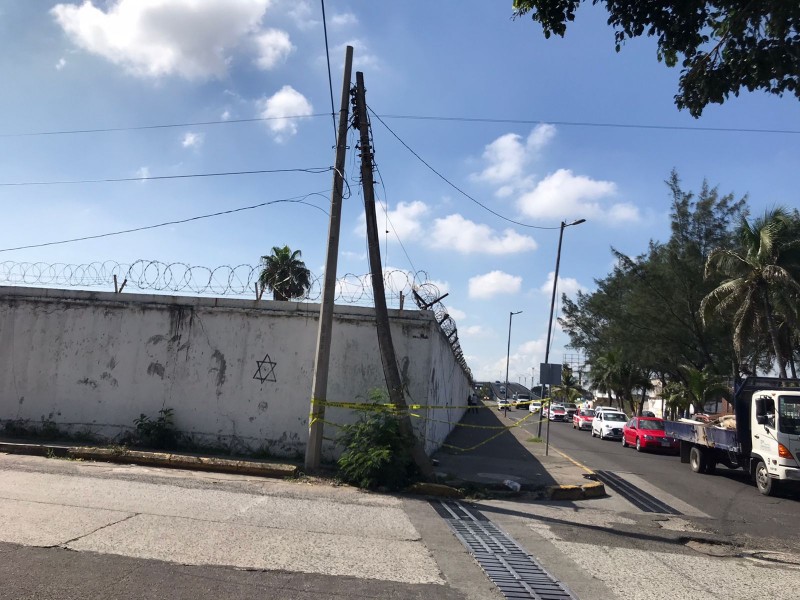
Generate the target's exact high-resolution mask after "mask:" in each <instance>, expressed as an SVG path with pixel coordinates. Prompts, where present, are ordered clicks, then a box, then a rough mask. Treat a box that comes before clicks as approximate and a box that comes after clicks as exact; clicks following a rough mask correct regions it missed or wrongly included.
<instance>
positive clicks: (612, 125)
mask: <svg viewBox="0 0 800 600" xmlns="http://www.w3.org/2000/svg"><path fill="white" fill-rule="evenodd" d="M381 116H382V117H383V118H384V119H408V120H416V121H455V122H459V123H505V124H511V125H545V124H548V125H560V126H564V127H608V128H616V129H660V130H666V131H716V132H726V133H780V134H790V135H797V134H800V130H798V129H758V128H747V127H702V126H701V127H692V126H690V125H648V124H635V123H598V122H592V121H544V120H542V119H494V118H486V117H441V116H431V115H381Z"/></svg>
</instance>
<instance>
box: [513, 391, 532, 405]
mask: <svg viewBox="0 0 800 600" xmlns="http://www.w3.org/2000/svg"><path fill="white" fill-rule="evenodd" d="M511 399H512V400H513V404H514V406H516V407H517V408H528V405H529V404H530V403H531V395H530V394H526V393H524V392H517V393H515V394H514V395H513V396H512V397H511Z"/></svg>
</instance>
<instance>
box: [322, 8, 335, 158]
mask: <svg viewBox="0 0 800 600" xmlns="http://www.w3.org/2000/svg"><path fill="white" fill-rule="evenodd" d="M320 3H321V4H322V31H323V32H324V34H325V60H326V61H327V63H328V89H329V90H330V92H331V117H332V118H333V144H334V146H335V145H336V138H337V133H336V107H335V106H334V104H333V78H332V77H331V51H330V48H329V46H328V22H327V19H326V18H325V0H320Z"/></svg>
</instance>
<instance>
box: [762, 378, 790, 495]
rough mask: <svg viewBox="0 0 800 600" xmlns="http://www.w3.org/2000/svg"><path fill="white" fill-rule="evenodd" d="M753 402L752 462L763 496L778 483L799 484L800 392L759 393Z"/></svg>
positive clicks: (786, 390)
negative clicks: (786, 481) (794, 482)
mask: <svg viewBox="0 0 800 600" xmlns="http://www.w3.org/2000/svg"><path fill="white" fill-rule="evenodd" d="M752 398H753V399H752V405H751V411H750V431H751V435H752V439H751V445H752V449H751V461H752V472H753V474H754V476H755V479H756V485H758V488H759V490H761V491H762V492H763V491H767V489H768V488H772V486H773V485H774V483H773V482H774V481H776V480H779V481H780V480H789V481H798V482H800V462H798V460H800V389H795V390H792V389H791V388H786V389H780V390H758V391H755V392H754V393H753V396H752ZM769 491H771V489H770V490H769Z"/></svg>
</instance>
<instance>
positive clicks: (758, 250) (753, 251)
mask: <svg viewBox="0 0 800 600" xmlns="http://www.w3.org/2000/svg"><path fill="white" fill-rule="evenodd" d="M796 231H797V223H796V216H794V217H793V216H791V215H790V214H789V213H788V212H787V211H786V210H785V209H782V208H775V209H772V210H769V211H767V212H766V213H765V214H764V216H763V217H761V218H759V219H757V220H756V221H754V222H753V224H752V225H751V224H750V223H748V222H747V220H746V219H742V223H741V225H740V227H739V242H740V248H739V249H737V250H729V249H725V248H718V249H716V250H714V251H713V252H712V253H711V254H710V255H709V257H708V260H707V261H706V269H705V271H706V277H710V276H711V275H713V274H720V275H722V276H724V277H726V279H725V280H724V281H723V282H722V283H721V284H720V285H719V286H718V287H717V288H716V289H714V290H713V291H711V292H710V293H709V294H708V295H707V296H706V297H705V298H703V300H702V302H701V303H700V311H701V315H702V318H703V322H704V323H705V322H706V320H707V318H708V316H709V315H710V314H711V313H712V312H716V313H718V314H720V315H723V316H725V315H731V313H732V318H733V327H734V332H733V346H734V350H735V351H736V354H737V356H738V358H739V361H740V362H741V358H742V354H743V349H744V348H745V345H746V344H745V342H746V341H747V340H748V339H749V338H753V337H754V336H755V335H756V334H757V333H762V334H766V335H768V339H769V340H770V342H771V345H772V352H773V353H774V358H775V360H776V362H777V363H778V371H779V374H780V376H781V377H782V378H785V377H786V363H787V362H788V360H789V358H790V357H791V356H792V354H793V349H792V348H787V345H786V343H783V344H782V343H781V336H780V333H779V330H780V328H781V326H783V325H788V326H790V327H792V328H793V329H796V324H797V297H798V295H800V279H799V278H800V261H799V260H798V252H799V251H800V239H798V238H797V236H796V234H795V232H796ZM783 337H784V339H786V336H783Z"/></svg>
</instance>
